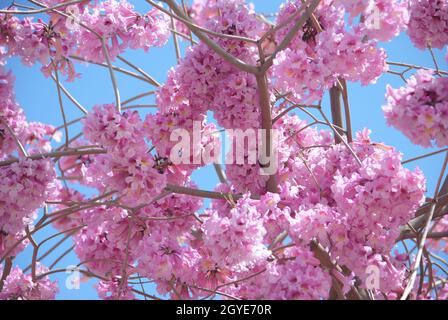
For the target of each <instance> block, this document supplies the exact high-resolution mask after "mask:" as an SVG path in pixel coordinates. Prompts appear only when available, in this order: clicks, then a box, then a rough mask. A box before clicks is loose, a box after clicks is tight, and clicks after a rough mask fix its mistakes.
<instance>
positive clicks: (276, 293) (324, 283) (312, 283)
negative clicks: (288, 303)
mask: <svg viewBox="0 0 448 320" xmlns="http://www.w3.org/2000/svg"><path fill="white" fill-rule="evenodd" d="M259 272H262V273H261V274H260V275H257V276H255V277H253V278H251V279H249V280H248V281H244V282H242V284H241V286H239V287H238V288H231V289H229V290H228V291H229V292H231V293H233V294H235V295H236V296H238V297H241V298H244V299H251V300H252V299H253V300H320V299H325V298H327V297H328V294H329V292H330V288H331V277H330V274H329V273H328V272H325V271H324V270H322V267H321V266H320V262H319V260H317V259H316V258H315V257H314V254H313V253H312V252H311V251H310V250H309V249H306V248H302V247H299V246H296V247H293V248H287V249H286V250H284V252H282V253H281V254H280V257H279V258H278V260H276V261H274V262H272V263H269V264H268V266H267V267H266V271H264V272H263V270H260V271H259ZM251 273H252V274H255V273H256V270H255V272H254V271H251ZM249 275H250V274H249Z"/></svg>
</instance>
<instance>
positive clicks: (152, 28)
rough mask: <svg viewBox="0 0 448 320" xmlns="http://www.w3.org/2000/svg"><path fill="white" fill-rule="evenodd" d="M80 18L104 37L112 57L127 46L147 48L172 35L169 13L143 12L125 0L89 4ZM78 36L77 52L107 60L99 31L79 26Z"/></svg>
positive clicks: (94, 59) (154, 10)
mask: <svg viewBox="0 0 448 320" xmlns="http://www.w3.org/2000/svg"><path fill="white" fill-rule="evenodd" d="M78 18H79V20H80V22H81V23H82V24H84V25H86V26H87V27H89V28H91V29H92V30H94V31H95V32H96V33H97V34H98V35H99V36H101V37H104V40H105V44H106V47H107V50H108V53H109V55H110V57H111V58H112V59H113V58H114V57H116V56H117V55H118V54H120V53H122V52H123V51H124V49H126V48H132V49H139V48H141V49H144V50H145V51H147V50H149V48H151V47H154V46H162V45H164V44H165V43H166V42H167V40H168V37H169V35H170V33H169V19H168V17H167V16H166V15H165V14H161V13H160V12H159V11H158V10H156V9H152V10H151V11H149V12H148V13H146V14H144V15H140V14H138V13H137V12H135V11H134V8H133V6H132V5H131V4H130V3H129V2H127V1H125V0H120V1H116V0H107V1H102V2H99V3H98V4H96V5H94V6H91V7H85V8H84V10H83V11H82V12H81V13H80V15H79V17H78ZM75 37H76V38H77V39H78V41H79V45H78V47H77V49H76V53H77V54H79V55H80V56H82V57H84V58H86V59H89V60H93V61H98V62H102V61H105V56H104V51H103V47H102V44H101V41H100V39H98V36H97V35H96V34H94V33H92V32H91V31H90V30H88V29H86V28H83V27H81V26H77V28H76V31H75Z"/></svg>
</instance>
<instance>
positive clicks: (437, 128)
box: [383, 70, 448, 147]
mask: <svg viewBox="0 0 448 320" xmlns="http://www.w3.org/2000/svg"><path fill="white" fill-rule="evenodd" d="M386 99H387V104H386V105H385V106H383V111H384V115H385V117H386V120H387V123H388V124H389V125H392V126H394V127H395V128H397V129H398V130H400V131H401V132H403V133H404V134H405V135H406V136H407V137H408V138H409V139H410V140H411V141H412V142H413V143H415V144H418V145H421V146H423V147H430V146H431V145H432V144H433V142H434V143H435V144H436V145H437V146H438V147H444V146H447V145H448V78H446V77H444V78H439V77H435V76H434V74H433V73H432V72H431V71H427V70H419V71H418V72H417V73H416V74H415V75H413V76H412V77H411V78H410V79H408V81H407V83H406V86H404V87H401V88H398V89H393V88H392V87H391V86H388V87H387V93H386Z"/></svg>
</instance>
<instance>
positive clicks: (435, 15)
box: [408, 0, 448, 49]
mask: <svg viewBox="0 0 448 320" xmlns="http://www.w3.org/2000/svg"><path fill="white" fill-rule="evenodd" d="M409 12H410V19H409V25H408V35H409V37H410V38H411V40H412V42H413V43H414V45H415V46H416V47H417V48H420V49H425V48H427V47H428V46H431V47H432V48H439V49H442V48H443V47H444V46H446V45H447V44H448V1H447V0H437V1H435V0H411V1H410V9H409Z"/></svg>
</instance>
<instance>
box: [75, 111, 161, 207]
mask: <svg viewBox="0 0 448 320" xmlns="http://www.w3.org/2000/svg"><path fill="white" fill-rule="evenodd" d="M83 123H84V135H85V137H86V138H87V139H88V140H89V141H90V142H92V143H97V144H99V145H102V146H103V147H104V148H106V150H107V151H108V153H107V154H104V155H98V156H95V157H93V159H92V162H91V163H90V164H89V165H88V167H87V169H86V173H85V175H86V176H85V183H87V184H88V185H90V186H94V187H96V188H98V189H99V190H100V191H103V192H106V191H112V190H116V191H119V192H122V193H123V194H124V198H123V201H124V202H125V203H130V204H134V205H136V204H141V203H145V202H150V201H151V200H152V198H153V197H154V196H156V195H158V194H159V193H160V192H161V191H162V189H163V188H164V187H165V184H166V182H165V181H166V175H165V174H164V172H163V171H159V170H158V169H157V163H156V159H154V158H153V157H152V156H151V154H149V153H148V151H149V147H148V146H147V144H146V142H145V132H144V125H143V122H142V120H141V119H140V116H139V114H138V112H136V111H130V112H124V113H122V114H120V113H118V111H117V110H116V109H115V107H114V105H111V104H109V105H104V106H95V107H94V108H93V110H92V111H91V112H90V113H89V114H88V115H87V117H86V118H85V119H84V120H83Z"/></svg>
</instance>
